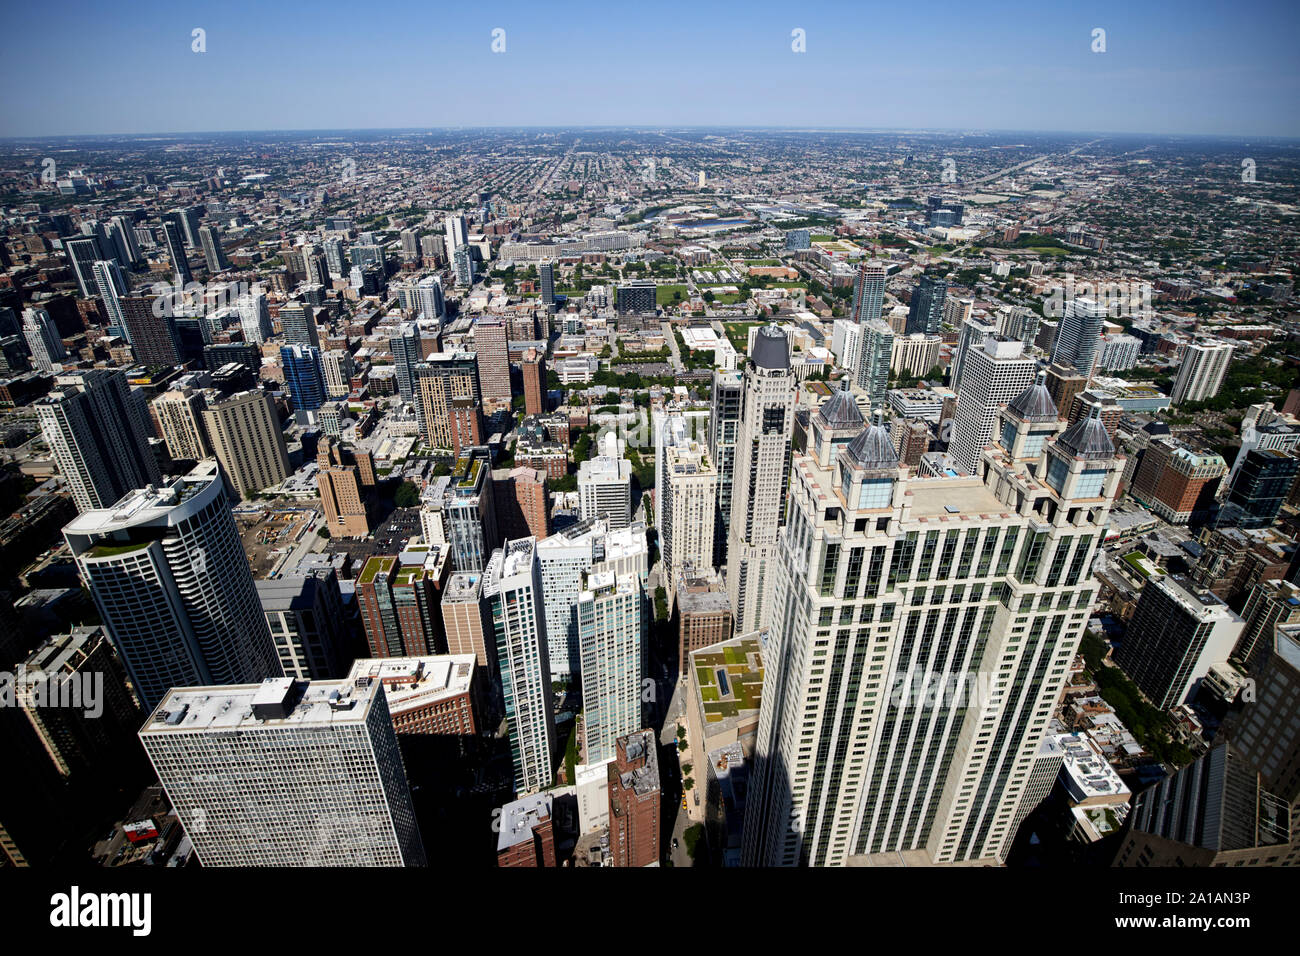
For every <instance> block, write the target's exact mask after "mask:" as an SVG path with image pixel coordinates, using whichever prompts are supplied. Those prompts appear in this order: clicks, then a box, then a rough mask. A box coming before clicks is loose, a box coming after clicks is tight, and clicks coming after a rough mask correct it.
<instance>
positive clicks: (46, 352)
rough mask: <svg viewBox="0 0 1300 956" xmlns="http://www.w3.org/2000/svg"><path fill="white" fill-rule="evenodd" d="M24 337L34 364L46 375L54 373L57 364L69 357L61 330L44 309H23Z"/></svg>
mask: <svg viewBox="0 0 1300 956" xmlns="http://www.w3.org/2000/svg"><path fill="white" fill-rule="evenodd" d="M23 338H25V339H26V340H27V349H28V351H30V352H31V353H32V364H34V365H35V366H36V368H37V369H39V370H40V371H42V372H44V373H45V374H46V375H53V374H54V372H55V366H56V365H59V364H60V363H61V362H62V361H63V360H64V359H65V358H66V357H67V352H65V351H64V349H63V339H61V338H60V337H59V330H58V329H57V328H55V326H54V320H53V319H52V318H50V313H48V312H46V311H45V310H44V309H23Z"/></svg>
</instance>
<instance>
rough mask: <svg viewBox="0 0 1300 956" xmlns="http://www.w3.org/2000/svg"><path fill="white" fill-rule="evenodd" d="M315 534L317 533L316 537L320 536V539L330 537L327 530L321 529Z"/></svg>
mask: <svg viewBox="0 0 1300 956" xmlns="http://www.w3.org/2000/svg"><path fill="white" fill-rule="evenodd" d="M316 533H317V534H318V535H320V536H321V537H322V538H328V537H329V536H330V529H329V528H321V529H320V530H319V531H317V532H316Z"/></svg>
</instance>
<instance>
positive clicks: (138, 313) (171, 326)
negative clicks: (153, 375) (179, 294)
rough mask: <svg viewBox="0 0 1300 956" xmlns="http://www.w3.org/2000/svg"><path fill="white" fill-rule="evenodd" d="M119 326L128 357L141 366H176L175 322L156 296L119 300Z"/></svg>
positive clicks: (177, 349)
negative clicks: (125, 341)
mask: <svg viewBox="0 0 1300 956" xmlns="http://www.w3.org/2000/svg"><path fill="white" fill-rule="evenodd" d="M120 302H121V310H122V323H123V328H124V329H125V331H126V337H127V340H128V341H129V342H130V343H131V354H132V355H133V356H134V357H135V360H136V361H137V362H139V363H140V364H141V365H179V364H180V360H181V354H180V346H179V344H178V343H177V335H176V323H175V322H174V321H173V320H172V317H171V316H169V315H167V314H165V312H164V310H163V309H162V308H161V307H160V306H161V304H162V303H160V302H159V300H158V297H157V296H151V295H149V296H146V295H129V296H126V297H125V298H123V299H121V300H120Z"/></svg>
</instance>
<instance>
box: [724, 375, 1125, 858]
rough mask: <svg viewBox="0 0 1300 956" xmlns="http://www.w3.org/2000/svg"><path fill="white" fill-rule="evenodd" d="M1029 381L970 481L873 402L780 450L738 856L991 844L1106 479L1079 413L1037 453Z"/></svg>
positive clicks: (1007, 810) (1041, 727)
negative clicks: (921, 467) (1002, 439)
mask: <svg viewBox="0 0 1300 956" xmlns="http://www.w3.org/2000/svg"><path fill="white" fill-rule="evenodd" d="M1045 396H1046V393H1045V391H1044V390H1042V389H1041V387H1038V386H1031V387H1030V388H1028V389H1025V390H1024V391H1023V392H1022V394H1021V395H1019V396H1015V401H1014V402H1012V404H1011V406H1010V407H1008V408H1007V409H1006V410H1005V411H1004V412H1003V420H1004V422H1008V423H1010V426H1011V427H1010V428H1009V429H1008V430H1006V431H1004V435H1006V436H1008V440H1009V441H1010V447H1002V446H998V447H995V448H992V449H989V450H988V451H987V452H985V454H984V462H985V463H986V465H987V468H986V469H982V471H983V472H984V474H983V475H982V476H980V477H947V478H931V477H920V478H918V477H912V476H909V474H908V472H907V471H906V469H903V468H901V467H900V466H899V463H898V459H897V457H896V455H895V452H894V449H893V446H892V445H891V444H890V441H889V436H888V434H887V433H886V431H885V429H884V427H883V425H882V424H881V423H880V422H879V419H877V421H876V422H875V423H873V424H872V425H870V426H868V427H867V428H865V429H863V430H862V432H861V433H860V435H859V436H858V437H857V438H855V439H854V440H853V441H852V442H850V443H849V444H848V445H847V446H845V445H839V444H837V443H835V442H824V443H822V444H821V445H820V446H819V447H818V448H817V449H816V454H815V455H799V456H797V457H796V459H795V464H794V469H793V472H794V480H793V482H792V487H791V494H790V498H791V505H790V516H789V519H788V523H787V526H786V528H785V531H784V532H783V534H782V536H781V539H780V556H779V559H778V560H775V561H774V562H773V566H774V572H775V574H776V576H777V578H778V582H777V585H776V588H775V592H776V598H775V608H774V610H773V613H772V621H773V624H772V631H771V633H770V636H769V638H768V641H767V643H766V644H765V646H764V648H763V661H764V664H765V665H766V675H765V680H764V688H763V698H762V706H761V711H760V718H759V727H758V740H757V744H756V748H755V758H756V759H755V764H754V768H753V775H752V777H751V784H750V789H749V796H748V805H747V808H746V814H745V833H744V860H745V862H746V863H747V864H748V865H757V866H792V865H800V864H804V865H843V864H846V863H848V862H849V861H850V858H852V857H867V858H871V857H872V856H873V855H875V854H881V855H882V856H881V857H879V858H878V859H880V860H882V861H883V860H885V859H890V860H895V861H896V860H897V859H898V857H899V854H902V853H912V854H918V855H920V856H923V857H924V860H925V862H927V863H954V862H962V861H973V860H985V861H990V862H997V861H1001V860H1002V859H1003V858H1004V857H1005V853H1006V849H1007V847H1008V845H1009V843H1010V841H1011V838H1012V837H1013V836H1014V833H1013V832H1012V831H1011V824H1012V822H1013V821H1014V819H1015V814H1016V811H1017V806H1018V804H1019V801H1020V797H1021V792H1022V790H1023V788H1024V787H1025V785H1026V781H1027V779H1028V777H1029V769H1030V767H1031V766H1032V764H1033V761H1034V759H1035V754H1036V752H1037V750H1038V745H1039V741H1040V740H1041V739H1042V736H1043V734H1044V732H1045V731H1046V729H1047V726H1048V722H1049V721H1050V720H1051V716H1052V712H1053V709H1054V707H1055V705H1056V702H1057V700H1058V698H1059V696H1060V692H1061V689H1062V687H1063V686H1064V684H1065V681H1066V679H1067V671H1068V666H1069V663H1070V661H1071V660H1072V659H1073V657H1074V654H1075V652H1076V650H1077V647H1078V644H1079V640H1080V638H1081V636H1082V633H1083V628H1084V626H1085V624H1086V621H1087V619H1088V615H1089V612H1090V609H1091V607H1092V604H1093V601H1094V600H1095V598H1096V594H1097V588H1098V585H1097V583H1096V582H1095V580H1094V579H1093V578H1092V575H1091V562H1092V559H1093V556H1094V554H1095V553H1096V551H1097V549H1098V548H1099V547H1100V545H1101V541H1102V537H1103V536H1104V534H1105V525H1106V516H1107V514H1108V512H1109V507H1110V501H1111V499H1112V497H1113V495H1114V494H1115V492H1116V490H1117V488H1118V484H1119V480H1120V464H1119V462H1117V461H1116V460H1115V458H1114V450H1113V448H1112V447H1111V445H1110V440H1109V438H1108V437H1107V436H1106V432H1105V429H1104V428H1103V427H1102V426H1101V423H1100V422H1099V421H1097V420H1095V419H1091V418H1089V419H1085V420H1083V421H1081V422H1079V424H1078V425H1076V426H1074V427H1072V428H1070V429H1069V430H1067V431H1066V432H1064V433H1063V434H1060V435H1059V437H1058V438H1057V440H1056V441H1055V442H1053V443H1048V444H1046V445H1044V446H1042V447H1040V448H1037V450H1036V445H1035V442H1033V441H1031V434H1032V433H1033V430H1034V428H1035V427H1036V423H1041V422H1042V421H1043V420H1046V421H1048V422H1050V423H1051V427H1052V429H1053V431H1056V430H1057V429H1058V428H1060V427H1061V426H1060V425H1058V424H1056V422H1055V417H1056V411H1055V408H1053V407H1051V402H1050V400H1047V401H1046V403H1045V408H1046V412H1045V413H1044V399H1045ZM1044 476H1046V478H1045V479H1044ZM869 861H870V860H868V862H869Z"/></svg>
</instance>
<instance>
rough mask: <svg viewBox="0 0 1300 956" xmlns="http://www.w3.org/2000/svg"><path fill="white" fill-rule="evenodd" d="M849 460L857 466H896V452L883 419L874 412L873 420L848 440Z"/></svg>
mask: <svg viewBox="0 0 1300 956" xmlns="http://www.w3.org/2000/svg"><path fill="white" fill-rule="evenodd" d="M846 454H847V455H848V456H849V460H850V461H851V462H853V464H855V465H856V466H858V467H859V468H868V469H892V468H897V467H898V452H896V451H894V443H893V442H892V441H890V440H889V432H888V431H886V430H885V424H884V419H883V417H882V416H881V414H880V412H876V417H875V421H873V422H872V423H871V424H870V425H868V426H867V427H866V428H864V429H863V430H862V433H861V434H860V435H858V437H857V438H855V439H853V441H851V442H849V444H848V447H847V449H846Z"/></svg>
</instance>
